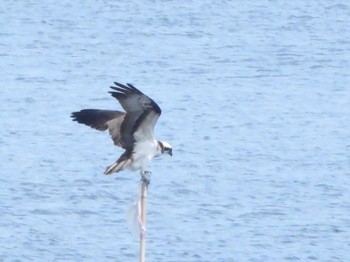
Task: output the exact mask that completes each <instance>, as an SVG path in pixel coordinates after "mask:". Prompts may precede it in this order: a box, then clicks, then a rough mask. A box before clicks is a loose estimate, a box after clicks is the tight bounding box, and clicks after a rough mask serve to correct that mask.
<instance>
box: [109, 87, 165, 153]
mask: <svg viewBox="0 0 350 262" xmlns="http://www.w3.org/2000/svg"><path fill="white" fill-rule="evenodd" d="M114 84H115V85H116V86H117V87H115V86H111V88H112V89H113V90H115V91H111V92H109V93H111V94H112V96H113V97H115V98H116V99H117V100H118V101H119V103H120V104H121V106H122V107H123V108H124V110H125V111H126V115H125V117H124V121H123V123H122V125H121V142H122V144H123V147H124V148H128V149H130V148H132V147H133V145H134V143H135V141H137V140H142V139H150V138H153V130H154V126H155V124H156V122H157V120H158V118H159V116H160V114H161V109H160V107H159V106H158V105H157V103H156V102H154V101H153V100H152V99H151V98H149V97H148V96H146V95H145V94H143V93H142V92H141V91H140V90H138V89H136V88H135V87H134V86H133V85H131V84H127V85H122V84H120V83H117V82H114ZM140 127H142V128H140ZM136 131H138V133H137V137H136V138H135V136H134V134H135V132H136Z"/></svg>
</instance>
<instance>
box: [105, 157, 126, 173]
mask: <svg viewBox="0 0 350 262" xmlns="http://www.w3.org/2000/svg"><path fill="white" fill-rule="evenodd" d="M130 163H131V159H123V160H121V161H119V160H118V161H117V162H115V163H114V164H113V165H111V166H109V167H107V168H106V171H105V172H104V174H105V175H110V174H112V173H118V172H119V171H121V170H123V169H125V168H127V167H128V166H129V165H130Z"/></svg>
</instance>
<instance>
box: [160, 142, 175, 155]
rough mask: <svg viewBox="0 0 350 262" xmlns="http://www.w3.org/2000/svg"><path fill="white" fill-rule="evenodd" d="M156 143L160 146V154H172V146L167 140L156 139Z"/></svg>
mask: <svg viewBox="0 0 350 262" xmlns="http://www.w3.org/2000/svg"><path fill="white" fill-rule="evenodd" d="M158 145H159V147H160V152H161V154H169V155H170V156H172V155H173V148H172V147H171V145H170V144H169V143H168V142H165V141H158Z"/></svg>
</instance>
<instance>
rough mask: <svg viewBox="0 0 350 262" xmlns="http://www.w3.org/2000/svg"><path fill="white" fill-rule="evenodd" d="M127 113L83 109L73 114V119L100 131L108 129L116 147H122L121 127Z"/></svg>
mask: <svg viewBox="0 0 350 262" xmlns="http://www.w3.org/2000/svg"><path fill="white" fill-rule="evenodd" d="M124 116H125V113H124V112H120V111H111V110H100V109H83V110H80V111H79V112H73V113H72V115H71V117H72V118H73V121H77V122H78V123H80V124H84V125H87V126H90V127H92V128H94V129H97V130H99V131H105V130H107V129H108V131H109V134H110V135H111V137H112V139H113V142H114V144H115V145H116V146H120V147H123V146H122V142H121V134H120V127H121V124H122V122H123V120H124Z"/></svg>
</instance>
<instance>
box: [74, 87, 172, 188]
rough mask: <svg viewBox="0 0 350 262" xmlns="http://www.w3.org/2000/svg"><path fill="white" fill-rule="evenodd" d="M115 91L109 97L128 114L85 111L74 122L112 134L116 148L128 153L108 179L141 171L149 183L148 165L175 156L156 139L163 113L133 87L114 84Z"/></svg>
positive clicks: (115, 165)
mask: <svg viewBox="0 0 350 262" xmlns="http://www.w3.org/2000/svg"><path fill="white" fill-rule="evenodd" d="M114 84H115V85H116V86H111V87H110V88H112V89H113V90H114V91H110V92H109V93H110V94H111V95H112V96H113V97H114V98H116V99H117V100H118V101H119V103H120V105H121V106H122V107H123V109H124V110H125V111H126V112H121V111H111V110H100V109H83V110H80V111H79V112H73V113H72V115H71V117H72V118H73V121H77V122H78V123H80V124H85V125H87V126H90V127H92V128H94V129H97V130H100V131H105V130H107V129H108V131H109V134H110V135H111V138H112V140H113V142H114V144H115V145H116V146H119V147H122V148H123V149H125V151H124V153H123V154H122V155H121V156H120V157H119V158H118V160H117V161H116V162H115V163H114V164H113V165H111V166H109V167H107V168H106V171H105V172H104V174H105V175H110V174H112V173H118V172H119V171H122V170H126V169H129V170H132V171H136V170H139V171H140V174H141V177H142V179H143V180H144V181H146V182H147V183H149V175H150V173H151V172H149V171H146V170H145V168H146V166H147V164H148V163H149V162H150V161H151V160H152V159H153V158H154V157H157V156H159V155H161V154H165V153H167V154H169V155H170V156H172V154H173V153H172V147H171V145H170V144H169V143H167V142H165V141H159V140H156V139H155V138H154V134H153V132H154V126H155V124H156V122H157V120H158V118H159V116H160V114H161V109H160V107H159V106H158V105H157V103H156V102H154V101H153V100H152V99H151V98H149V97H148V96H146V95H145V94H143V93H142V92H141V91H140V90H138V89H136V87H134V86H133V85H131V84H126V85H122V84H120V83H117V82H114Z"/></svg>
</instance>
